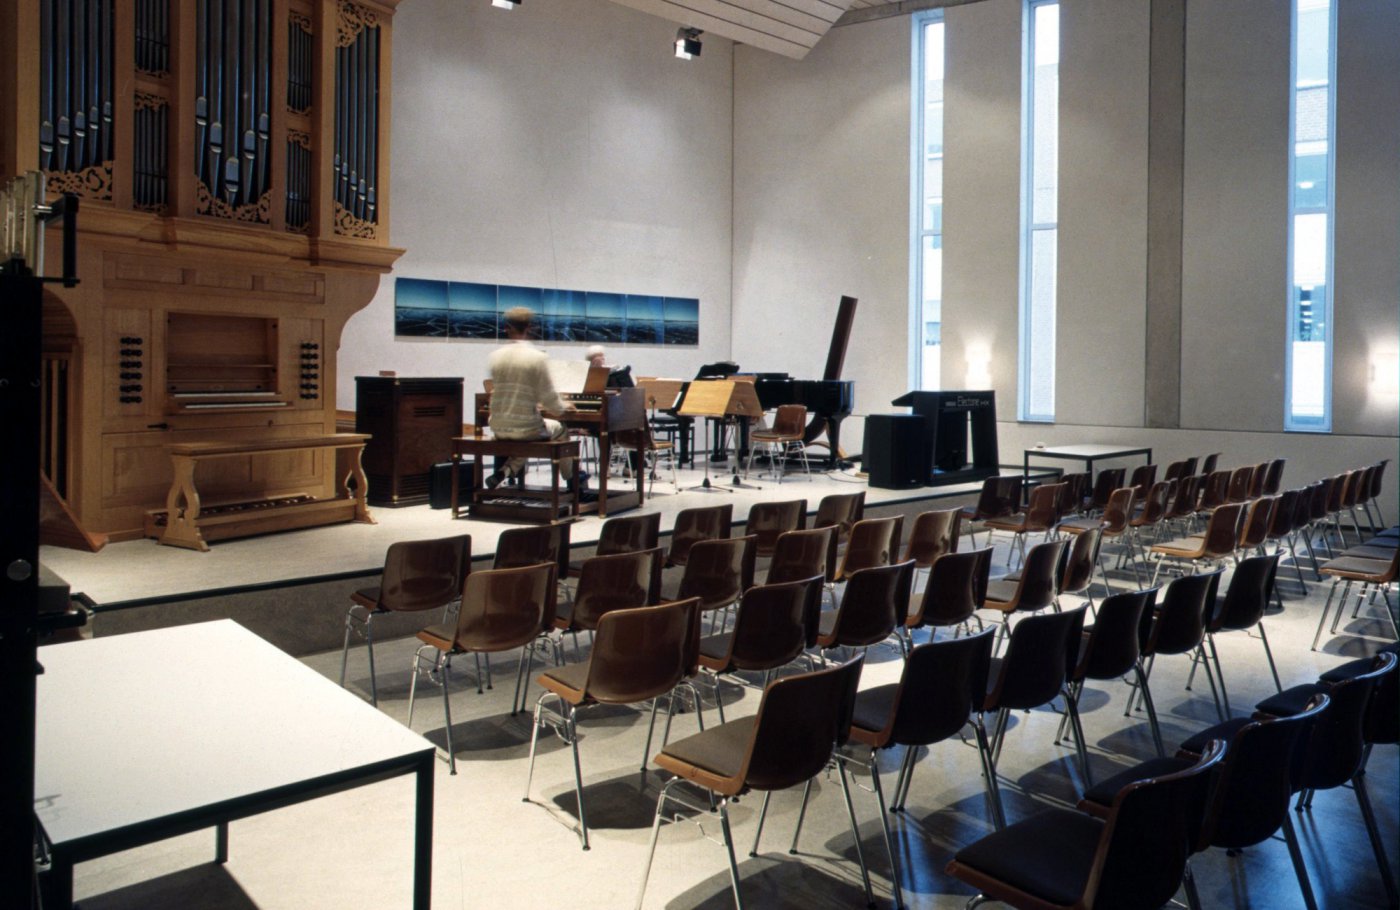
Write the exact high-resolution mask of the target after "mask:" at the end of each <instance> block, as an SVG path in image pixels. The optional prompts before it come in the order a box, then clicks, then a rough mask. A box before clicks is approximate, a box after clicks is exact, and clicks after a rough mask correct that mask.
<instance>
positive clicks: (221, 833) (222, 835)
mask: <svg viewBox="0 0 1400 910" xmlns="http://www.w3.org/2000/svg"><path fill="white" fill-rule="evenodd" d="M214 862H216V863H226V862H228V822H226V821H224V822H219V823H218V824H217V825H216V826H214Z"/></svg>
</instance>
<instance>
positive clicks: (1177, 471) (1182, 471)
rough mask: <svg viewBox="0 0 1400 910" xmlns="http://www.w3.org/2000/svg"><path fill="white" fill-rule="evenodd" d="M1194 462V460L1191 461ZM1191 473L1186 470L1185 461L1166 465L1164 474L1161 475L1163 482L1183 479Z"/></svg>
mask: <svg viewBox="0 0 1400 910" xmlns="http://www.w3.org/2000/svg"><path fill="white" fill-rule="evenodd" d="M1192 460H1193V461H1194V459H1192ZM1191 473H1192V472H1191V471H1189V470H1187V460H1186V459H1182V460H1181V461H1173V462H1172V463H1171V464H1169V465H1167V470H1166V473H1164V474H1163V475H1162V479H1163V480H1180V479H1181V478H1183V477H1189V476H1191Z"/></svg>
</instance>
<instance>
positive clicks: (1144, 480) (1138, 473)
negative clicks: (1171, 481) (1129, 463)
mask: <svg viewBox="0 0 1400 910" xmlns="http://www.w3.org/2000/svg"><path fill="white" fill-rule="evenodd" d="M1156 482H1157V466H1156V465H1155V464H1140V465H1138V466H1137V467H1135V468H1133V476H1132V479H1131V480H1129V481H1128V486H1130V487H1134V488H1135V489H1136V490H1137V491H1138V495H1139V496H1146V495H1147V491H1148V490H1149V489H1150V488H1151V487H1152V484H1154V483H1156Z"/></svg>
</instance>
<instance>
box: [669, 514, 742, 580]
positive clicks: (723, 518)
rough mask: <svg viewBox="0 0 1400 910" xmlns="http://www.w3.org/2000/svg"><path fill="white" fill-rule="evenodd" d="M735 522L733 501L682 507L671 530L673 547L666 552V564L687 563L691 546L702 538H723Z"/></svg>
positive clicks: (681, 564)
mask: <svg viewBox="0 0 1400 910" xmlns="http://www.w3.org/2000/svg"><path fill="white" fill-rule="evenodd" d="M733 523H734V505H733V503H725V504H724V505H719V506H704V507H702V508H698V509H681V510H680V511H679V512H677V513H676V524H675V527H674V528H672V530H671V549H670V552H669V553H667V554H666V564H667V565H670V566H683V565H685V564H686V560H687V559H689V558H690V548H691V547H693V546H695V544H697V543H699V542H700V541H702V540H723V539H724V538H726V537H728V536H729V530H730V527H731V525H732V524H733Z"/></svg>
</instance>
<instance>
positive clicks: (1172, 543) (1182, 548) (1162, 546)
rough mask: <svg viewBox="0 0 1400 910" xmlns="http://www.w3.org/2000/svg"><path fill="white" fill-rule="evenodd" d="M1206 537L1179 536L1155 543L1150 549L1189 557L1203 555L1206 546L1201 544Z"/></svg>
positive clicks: (1169, 554) (1166, 554)
mask: <svg viewBox="0 0 1400 910" xmlns="http://www.w3.org/2000/svg"><path fill="white" fill-rule="evenodd" d="M1203 539H1204V538H1200V537H1178V538H1176V539H1175V540H1169V541H1167V542H1166V543H1155V544H1153V545H1152V546H1151V547H1149V548H1148V549H1150V550H1151V551H1152V552H1153V553H1161V554H1162V555H1164V556H1183V557H1187V558H1191V557H1195V556H1199V555H1201V553H1203V552H1204V550H1205V548H1204V547H1203V546H1202V545H1201V542H1202V540H1203Z"/></svg>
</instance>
